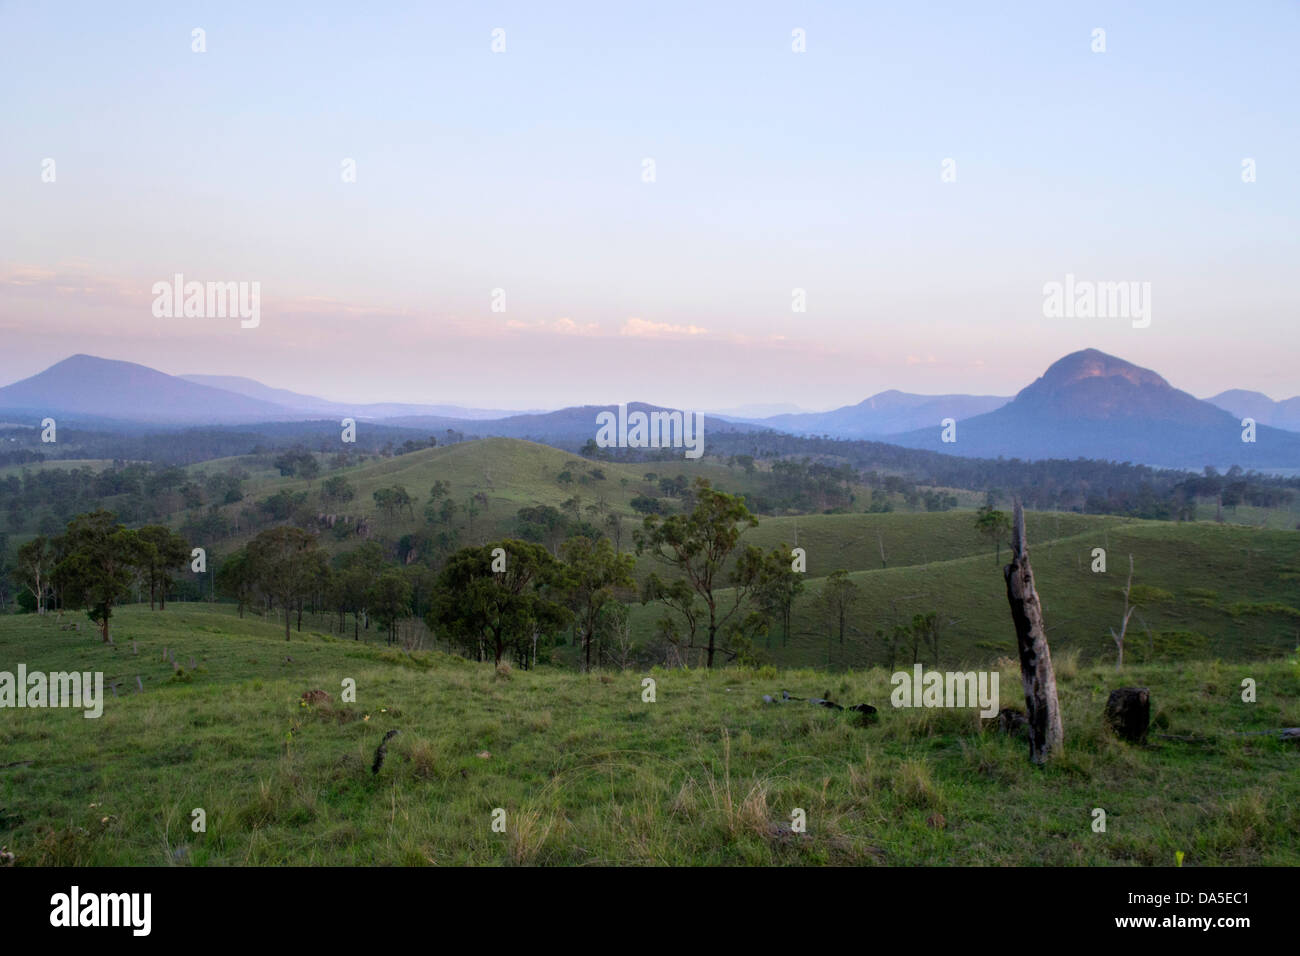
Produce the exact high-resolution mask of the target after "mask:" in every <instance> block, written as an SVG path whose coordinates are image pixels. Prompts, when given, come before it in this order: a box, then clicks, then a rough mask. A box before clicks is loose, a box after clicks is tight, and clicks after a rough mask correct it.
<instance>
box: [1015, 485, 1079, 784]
mask: <svg viewBox="0 0 1300 956" xmlns="http://www.w3.org/2000/svg"><path fill="white" fill-rule="evenodd" d="M1002 573H1003V576H1004V577H1005V578H1006V582H1007V603H1008V604H1010V605H1011V620H1012V621H1013V622H1014V623H1015V627H1016V642H1017V645H1018V647H1019V651H1020V680H1021V682H1022V683H1023V684H1024V688H1025V707H1026V710H1027V711H1028V713H1027V717H1028V720H1029V756H1030V759H1031V760H1032V761H1033V762H1034V763H1037V764H1041V763H1046V762H1047V760H1048V759H1049V758H1050V757H1051V756H1053V755H1054V754H1057V753H1059V752H1060V749H1061V743H1062V740H1063V739H1064V732H1063V731H1062V729H1061V708H1060V704H1059V702H1058V701H1057V697H1056V673H1055V671H1053V669H1052V653H1051V651H1050V650H1049V649H1048V646H1047V636H1046V634H1045V632H1044V630H1043V607H1042V604H1041V603H1040V602H1039V600H1038V592H1037V590H1035V588H1034V571H1033V568H1031V567H1030V565H1029V549H1028V547H1027V546H1026V542H1025V512H1024V509H1023V508H1022V507H1021V504H1020V501H1019V499H1017V500H1016V502H1015V518H1014V525H1013V527H1012V532H1011V563H1010V564H1008V565H1007V566H1006V567H1005V568H1003V571H1002Z"/></svg>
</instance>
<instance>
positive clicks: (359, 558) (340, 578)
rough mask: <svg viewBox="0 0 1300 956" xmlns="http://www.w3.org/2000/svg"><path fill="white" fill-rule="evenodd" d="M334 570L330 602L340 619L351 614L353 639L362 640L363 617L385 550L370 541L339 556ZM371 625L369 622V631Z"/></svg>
mask: <svg viewBox="0 0 1300 956" xmlns="http://www.w3.org/2000/svg"><path fill="white" fill-rule="evenodd" d="M334 568H335V573H334V575H333V576H332V577H331V579H330V600H331V602H332V605H333V607H334V608H335V609H336V610H337V611H338V612H339V614H340V618H341V616H342V614H343V613H345V612H347V611H351V612H352V639H353V640H354V641H355V640H360V639H361V614H362V612H364V611H365V610H366V609H367V600H368V598H369V596H370V593H371V588H372V587H373V586H374V584H375V582H376V581H377V580H378V579H379V575H380V574H381V573H382V572H383V569H384V551H383V549H382V548H381V547H380V546H379V544H378V542H375V541H367V542H366V543H365V544H363V545H361V546H360V547H359V548H354V549H353V550H351V551H346V552H344V553H343V554H340V555H339V556H338V557H336V558H335V559H334ZM369 626H370V625H369V623H367V624H366V627H367V629H369ZM341 629H342V623H341V621H340V630H341Z"/></svg>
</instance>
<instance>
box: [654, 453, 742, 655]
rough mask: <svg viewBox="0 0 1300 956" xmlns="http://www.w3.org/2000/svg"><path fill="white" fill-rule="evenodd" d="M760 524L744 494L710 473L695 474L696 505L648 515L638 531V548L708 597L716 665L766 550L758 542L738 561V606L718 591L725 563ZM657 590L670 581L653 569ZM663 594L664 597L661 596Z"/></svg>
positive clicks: (735, 575)
mask: <svg viewBox="0 0 1300 956" xmlns="http://www.w3.org/2000/svg"><path fill="white" fill-rule="evenodd" d="M757 525H758V519H757V518H755V517H754V516H753V515H752V514H750V513H749V509H748V508H746V507H745V501H744V499H743V498H740V497H737V496H735V495H729V494H727V493H725V492H722V491H715V490H714V489H713V488H712V486H711V485H710V484H709V482H708V480H707V479H704V478H697V479H695V507H694V508H693V509H692V510H691V511H689V512H688V513H685V514H676V515H671V516H670V517H667V518H664V517H660V516H659V515H654V514H651V515H646V517H645V522H644V527H643V529H641V530H638V531H637V532H636V534H635V536H634V537H635V539H636V550H637V553H638V554H641V553H643V552H649V553H650V554H651V555H652V556H653V557H654V558H655V559H656V560H658V561H659V562H661V563H662V564H664V565H666V566H668V567H669V568H671V569H673V570H674V571H675V572H677V573H678V574H680V575H681V576H682V579H683V580H684V581H685V582H686V583H687V585H688V586H689V587H690V588H691V589H692V590H693V591H694V592H695V593H696V594H698V595H699V596H700V597H701V598H702V599H703V600H704V604H705V607H706V609H707V611H708V618H709V622H708V634H709V643H708V664H707V666H708V667H710V668H711V667H713V655H714V651H715V649H716V644H717V634H718V629H719V627H721V626H722V625H723V624H724V623H725V622H726V621H727V619H728V618H730V617H731V616H732V615H733V614H735V613H736V611H737V610H738V609H739V607H740V605H741V602H742V601H743V600H744V599H745V597H746V596H747V595H748V592H749V590H750V589H751V588H752V587H753V585H754V583H755V582H756V581H757V579H758V575H759V573H760V572H761V568H762V555H761V552H759V550H758V549H757V548H754V547H752V546H751V547H750V548H747V549H746V550H745V551H744V552H742V554H741V558H740V560H737V562H736V568H735V570H734V571H733V572H732V575H731V579H732V581H731V583H732V584H733V585H734V588H733V597H734V602H733V604H732V606H731V607H730V608H729V609H727V610H725V611H723V610H721V609H720V608H719V607H718V597H717V594H716V591H717V590H718V588H720V587H721V586H722V584H723V580H722V576H723V569H724V567H725V566H726V563H727V560H728V559H729V558H730V557H731V555H732V552H734V551H735V550H736V548H737V547H738V546H739V544H740V536H741V535H742V534H743V533H744V531H745V529H747V528H753V527H756V526H757ZM649 587H650V589H651V591H654V592H660V593H666V592H668V591H669V590H670V588H671V586H667V587H665V586H664V585H663V584H662V582H659V581H658V580H657V575H651V584H650V586H649ZM661 599H662V598H661Z"/></svg>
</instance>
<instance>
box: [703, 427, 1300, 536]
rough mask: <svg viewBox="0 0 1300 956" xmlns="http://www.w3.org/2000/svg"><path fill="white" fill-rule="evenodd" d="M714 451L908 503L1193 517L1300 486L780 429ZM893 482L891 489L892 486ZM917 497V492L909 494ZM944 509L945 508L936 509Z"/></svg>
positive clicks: (741, 437) (715, 439)
mask: <svg viewBox="0 0 1300 956" xmlns="http://www.w3.org/2000/svg"><path fill="white" fill-rule="evenodd" d="M709 450H710V453H711V454H713V455H720V456H723V457H725V458H729V459H732V460H735V461H746V460H747V461H749V462H751V463H753V462H756V461H772V462H777V461H784V460H789V459H791V458H793V457H795V456H798V457H799V458H801V459H802V460H804V461H810V462H821V463H822V464H823V465H824V466H825V467H828V468H834V467H836V466H837V465H838V466H839V467H843V466H848V467H850V468H852V469H855V470H856V471H857V472H858V473H859V480H860V481H861V482H862V483H863V484H866V485H869V486H871V487H872V488H882V489H885V490H891V491H899V492H901V493H903V494H904V495H905V496H907V497H908V498H909V504H911V503H912V502H914V501H923V500H924V493H923V492H920V491H918V490H917V489H918V486H920V487H931V488H964V489H969V490H972V491H981V492H985V493H991V494H992V495H993V497H994V498H995V499H1007V500H1009V499H1010V498H1011V497H1013V496H1014V497H1018V498H1020V499H1021V500H1022V501H1024V503H1025V507H1027V508H1034V509H1040V510H1058V511H1075V512H1083V513H1087V514H1118V515H1126V516H1129V517H1135V518H1152V519H1158V520H1177V519H1188V518H1190V517H1191V516H1192V514H1193V508H1194V505H1195V501H1196V498H1197V497H1203V498H1215V497H1216V496H1218V495H1223V496H1224V497H1223V505H1224V507H1231V506H1233V505H1235V504H1241V503H1246V504H1258V505H1261V506H1264V507H1274V506H1277V505H1283V504H1286V503H1288V502H1290V501H1291V500H1292V498H1293V497H1294V495H1295V492H1296V490H1297V489H1300V477H1292V478H1280V477H1276V476H1272V475H1263V474H1259V473H1257V472H1246V471H1243V470H1242V469H1241V468H1240V467H1238V466H1233V467H1232V468H1231V469H1229V470H1228V471H1227V472H1226V473H1224V474H1220V473H1219V472H1218V471H1216V470H1215V469H1214V468H1211V467H1207V468H1206V469H1205V471H1204V473H1203V474H1202V475H1193V474H1190V473H1188V472H1185V471H1177V470H1170V469H1158V468H1150V467H1147V466H1146V465H1133V464H1127V463H1123V464H1120V463H1115V462H1105V461H1096V460H1092V459H1083V458H1080V459H1074V460H1067V459H1049V460H1044V461H1028V462H1027V461H1021V460H1020V459H1017V458H1012V459H1000V458H999V459H996V460H995V459H984V458H957V457H954V456H951V455H942V454H939V453H938V452H931V451H921V450H914V449H909V448H902V447H900V446H897V445H887V444H884V443H882V442H869V441H849V440H843V439H831V438H805V437H798V436H794V435H782V434H779V433H775V432H754V433H748V434H731V433H722V434H717V435H713V436H710V438H709ZM891 481H892V482H893V483H894V485H893V487H890V486H889V483H890V482H891ZM913 495H915V497H914V498H913V497H912V496H913ZM931 510H941V509H931Z"/></svg>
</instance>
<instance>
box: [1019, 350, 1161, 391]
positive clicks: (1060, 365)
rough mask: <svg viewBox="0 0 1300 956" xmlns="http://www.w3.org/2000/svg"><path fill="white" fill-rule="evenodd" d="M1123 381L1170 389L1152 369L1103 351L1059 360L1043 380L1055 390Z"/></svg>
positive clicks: (1084, 352) (1074, 355)
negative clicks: (1107, 380) (1098, 381)
mask: <svg viewBox="0 0 1300 956" xmlns="http://www.w3.org/2000/svg"><path fill="white" fill-rule="evenodd" d="M1102 378H1122V379H1124V380H1125V381H1127V382H1129V383H1131V384H1133V385H1155V386H1157V387H1163V388H1170V387H1171V386H1170V385H1169V383H1168V382H1167V381H1165V380H1164V379H1163V378H1161V377H1160V376H1159V375H1157V374H1156V373H1155V372H1153V371H1151V370H1150V369H1146V368H1142V367H1141V366H1138V365H1134V364H1133V363H1132V362H1126V361H1124V360H1123V359H1122V358H1116V357H1115V356H1114V355H1107V354H1106V353H1105V352H1103V351H1101V350H1100V349H1082V350H1080V351H1078V352H1071V353H1070V354H1069V355H1066V356H1065V357H1063V358H1060V359H1057V360H1056V361H1055V362H1053V363H1052V364H1051V365H1049V366H1048V368H1047V371H1046V372H1044V373H1043V376H1042V378H1041V379H1039V381H1041V382H1042V383H1043V384H1044V385H1046V386H1047V387H1048V388H1050V389H1052V390H1056V389H1058V388H1063V387H1065V386H1068V385H1074V384H1075V383H1077V382H1082V381H1085V380H1087V379H1102Z"/></svg>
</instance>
